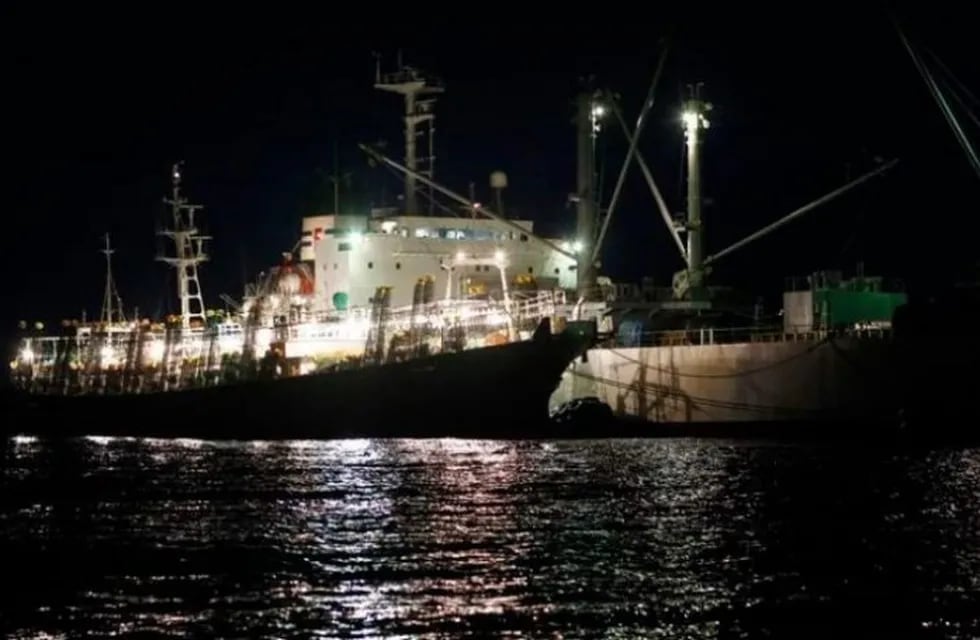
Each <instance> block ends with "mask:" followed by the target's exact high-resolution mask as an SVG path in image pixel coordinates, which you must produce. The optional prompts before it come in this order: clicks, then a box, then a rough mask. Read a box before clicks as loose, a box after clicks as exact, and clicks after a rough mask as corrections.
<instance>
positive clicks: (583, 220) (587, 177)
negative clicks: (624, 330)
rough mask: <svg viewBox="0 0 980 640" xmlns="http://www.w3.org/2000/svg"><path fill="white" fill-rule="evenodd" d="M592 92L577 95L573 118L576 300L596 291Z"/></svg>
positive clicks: (587, 91)
mask: <svg viewBox="0 0 980 640" xmlns="http://www.w3.org/2000/svg"><path fill="white" fill-rule="evenodd" d="M592 109H593V92H592V91H590V90H588V89H586V90H584V91H582V92H581V93H579V95H578V100H577V109H576V115H575V125H576V127H575V132H576V159H577V171H576V178H577V179H576V186H577V189H576V191H577V192H576V196H577V198H578V203H577V204H578V210H577V214H576V233H575V236H576V241H577V242H578V243H579V244H580V247H581V248H580V250H579V251H578V255H577V256H576V262H577V264H576V270H577V271H576V273H577V275H578V277H577V281H578V287H577V288H578V297H579V298H583V297H586V298H587V297H589V296H591V295H592V294H593V292H594V290H595V281H596V269H595V263H594V262H593V261H592V259H591V258H592V248H593V246H595V237H596V235H595V226H596V219H595V149H594V142H595V131H594V125H593V122H592V118H593V114H592Z"/></svg>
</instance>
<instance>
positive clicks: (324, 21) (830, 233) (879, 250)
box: [2, 4, 980, 328]
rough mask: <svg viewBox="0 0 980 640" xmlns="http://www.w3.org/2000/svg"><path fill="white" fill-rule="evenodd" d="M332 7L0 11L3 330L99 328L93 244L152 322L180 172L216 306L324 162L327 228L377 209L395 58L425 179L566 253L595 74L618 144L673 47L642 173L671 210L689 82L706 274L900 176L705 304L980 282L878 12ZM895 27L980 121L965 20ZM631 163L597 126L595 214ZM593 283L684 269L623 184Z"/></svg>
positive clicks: (294, 215) (771, 249) (911, 14)
mask: <svg viewBox="0 0 980 640" xmlns="http://www.w3.org/2000/svg"><path fill="white" fill-rule="evenodd" d="M330 6H331V7H335V8H331V9H330V10H329V12H328V11H327V9H326V7H327V5H323V7H324V8H322V9H319V10H317V11H316V12H315V13H304V12H302V11H299V10H296V9H294V10H290V11H283V12H281V13H278V14H268V15H267V14H265V13H253V12H248V11H245V10H242V9H240V8H239V7H237V6H236V7H235V8H228V9H226V10H223V11H220V12H219V11H218V10H213V11H212V12H209V13H207V14H205V13H202V11H203V10H201V9H198V8H195V9H194V10H193V11H191V10H187V9H180V8H174V9H171V11H172V12H171V13H164V12H163V10H164V9H166V8H168V5H158V8H157V9H154V11H156V12H157V13H154V12H151V11H150V10H149V9H146V8H144V7H142V6H141V7H140V9H139V10H138V12H137V11H135V10H133V11H129V12H126V11H123V10H119V9H116V8H113V9H112V10H111V11H109V10H106V11H104V12H100V11H98V10H93V9H89V8H88V6H86V8H85V9H84V10H80V9H79V10H71V11H66V10H63V9H58V10H57V12H55V14H56V15H51V14H42V13H38V12H35V13H33V14H30V15H29V14H27V13H23V12H21V13H9V12H10V10H9V9H8V10H7V11H8V15H7V16H6V18H5V20H4V22H5V29H4V31H5V33H4V37H3V41H4V44H3V47H4V49H5V51H4V55H3V58H4V65H5V67H6V68H5V70H4V84H5V90H4V96H5V99H4V103H5V109H4V111H5V112H6V115H5V117H4V124H5V133H4V147H5V151H6V156H7V163H6V166H7V170H6V175H7V177H8V179H7V180H6V181H5V183H6V184H7V196H6V198H5V200H6V202H5V215H4V219H5V221H6V224H7V226H6V229H5V232H4V234H3V247H2V256H3V261H4V264H3V266H4V273H5V276H6V281H7V285H6V286H7V291H6V292H5V293H4V304H3V314H2V315H3V318H2V321H3V323H4V327H5V328H6V327H7V326H11V325H12V324H13V323H15V322H16V321H17V320H19V319H22V318H23V319H28V320H34V319H44V320H46V321H49V322H51V321H57V320H58V319H60V318H62V317H70V316H78V315H79V314H80V312H81V309H82V308H86V309H87V311H88V314H89V316H90V317H92V316H96V315H97V314H98V311H99V306H100V303H101V296H102V287H103V273H104V272H103V266H104V265H103V262H102V257H101V256H100V254H99V253H98V250H99V248H100V235H101V234H102V233H104V232H106V231H109V232H110V233H111V234H112V236H113V239H114V244H115V245H116V247H117V249H118V251H117V253H116V255H115V256H114V259H115V264H116V275H117V279H118V282H119V290H120V293H121V295H122V298H123V300H124V302H125V303H126V305H127V306H128V307H132V306H133V305H139V307H140V309H141V310H143V312H144V313H147V312H148V313H150V314H156V313H158V312H160V311H166V310H167V309H168V305H169V308H174V305H175V300H174V291H173V288H172V284H171V283H172V278H171V279H168V278H167V276H168V275H169V274H168V267H166V266H165V265H163V264H161V263H157V262H154V261H153V257H154V254H155V251H156V245H157V240H156V238H155V235H154V228H155V227H154V225H155V219H156V218H157V217H158V216H160V214H161V213H162V206H163V205H162V203H161V201H160V199H161V198H162V197H163V196H164V195H165V193H166V190H167V189H168V181H169V172H170V165H171V164H172V163H173V162H175V161H177V160H182V161H184V162H185V167H184V175H185V178H186V181H185V186H186V188H187V193H188V195H189V196H190V198H191V199H192V201H194V202H197V203H200V204H203V205H205V210H204V220H205V221H206V226H207V230H208V231H210V232H211V233H212V234H213V235H214V236H215V240H214V242H213V248H212V256H213V259H212V261H211V262H210V263H208V264H207V265H206V266H205V267H204V268H203V271H202V284H203V287H204V290H205V297H206V299H207V301H208V302H209V303H211V304H215V305H216V304H218V294H219V293H228V294H231V295H233V296H236V297H237V296H239V295H240V294H241V292H242V285H243V277H244V276H247V277H248V278H249V279H251V278H252V277H253V276H254V275H255V274H256V272H257V271H259V270H261V269H263V268H266V267H267V266H269V265H271V264H274V263H275V262H276V261H277V260H278V258H279V255H280V253H281V252H282V251H287V250H289V249H290V248H292V247H293V245H294V244H295V242H296V241H297V240H298V237H299V231H300V218H301V217H302V216H303V215H307V214H311V213H314V212H317V211H326V210H328V209H329V208H330V203H331V202H332V192H331V187H330V185H329V183H328V182H327V180H326V179H325V177H324V174H325V173H329V172H330V171H331V170H332V169H333V159H334V148H335V146H336V148H337V150H338V155H339V159H340V164H341V169H342V170H343V171H349V172H351V173H352V176H353V178H352V184H351V187H350V189H349V190H346V191H345V192H344V194H343V196H342V202H343V204H342V209H343V210H344V211H345V212H353V213H363V212H365V211H366V209H367V207H369V206H370V205H371V204H372V203H373V204H381V201H382V198H384V197H386V198H388V199H389V201H390V200H391V199H392V198H393V197H394V196H395V195H396V194H397V193H398V192H399V189H400V187H399V185H398V183H397V182H396V179H395V178H394V176H392V174H391V173H389V172H388V171H386V170H384V169H381V168H372V167H370V166H369V165H368V163H367V161H366V157H365V156H364V155H363V154H362V153H361V152H360V151H359V150H358V149H357V147H356V144H357V143H358V142H373V141H377V140H380V139H384V140H387V141H388V144H389V149H392V155H395V156H396V157H398V158H399V159H400V156H401V153H402V137H401V121H400V116H401V108H402V105H401V102H400V98H399V97H397V96H394V95H390V94H385V93H381V92H378V91H376V90H374V89H373V88H372V84H373V79H374V78H373V74H374V59H373V57H372V52H373V51H379V52H381V53H382V54H384V56H385V58H384V60H385V62H386V63H387V65H386V68H388V69H390V68H391V66H390V65H393V64H394V58H395V53H396V51H397V50H398V49H399V48H402V50H403V55H404V58H405V60H406V62H408V63H411V64H413V65H415V66H418V67H421V68H423V69H426V70H428V71H431V72H433V73H436V74H438V75H440V76H441V77H442V78H443V79H444V81H445V83H446V86H447V92H446V93H445V95H443V96H442V97H441V98H440V100H439V103H438V106H437V114H438V115H437V121H436V123H437V129H438V132H437V154H438V156H439V160H438V165H437V177H438V179H439V180H440V181H441V182H443V183H445V184H446V185H447V186H450V187H451V188H453V189H455V190H457V191H459V192H463V193H465V192H466V190H467V185H468V184H469V182H470V181H473V182H475V183H476V186H477V190H478V197H480V198H489V189H488V175H489V173H490V172H491V171H492V170H495V169H501V170H504V171H506V172H507V174H508V176H509V180H510V188H509V189H508V190H507V191H506V193H505V196H504V198H505V203H506V205H507V208H508V213H511V214H521V215H523V216H527V217H531V218H532V219H534V220H535V221H536V223H537V225H538V228H539V229H540V230H542V231H544V232H546V233H549V234H570V233H571V232H572V229H573V224H574V211H573V210H572V209H571V208H569V207H568V206H567V205H566V201H567V196H568V194H569V193H570V192H572V191H573V190H574V179H575V157H574V148H575V137H574V128H573V126H572V124H571V118H572V114H573V109H572V101H573V99H574V96H575V92H576V90H577V86H578V85H577V82H578V78H579V77H581V76H583V75H586V74H594V75H595V76H596V78H597V82H598V84H600V85H603V86H608V87H610V88H611V89H613V90H615V91H617V92H619V93H620V94H621V95H622V101H623V107H624V110H625V115H626V117H627V120H628V121H629V122H630V123H631V124H632V123H633V122H635V119H636V115H637V112H638V109H639V106H640V101H641V100H642V97H643V95H644V94H645V92H646V89H647V85H648V83H649V81H650V77H651V75H652V72H653V69H654V67H655V64H656V59H657V56H658V55H659V52H660V48H659V42H660V40H661V38H662V37H663V36H665V35H666V34H667V33H668V32H670V33H672V38H671V42H672V46H671V49H670V52H669V54H668V55H669V57H668V60H667V64H666V69H665V73H664V76H663V78H662V81H661V83H660V85H659V90H658V93H657V103H656V106H655V107H654V111H653V113H652V115H651V120H650V122H649V125H648V127H647V130H646V132H645V133H644V139H643V143H642V147H641V148H642V152H643V153H644V155H645V156H646V158H647V160H648V161H649V162H650V164H651V165H652V167H653V171H654V175H655V177H656V178H657V180H658V182H659V184H660V186H661V188H662V190H663V192H664V195H665V196H666V198H667V200H668V202H669V204H670V205H671V207H672V208H673V209H674V210H675V211H678V212H679V211H682V210H683V184H682V182H681V181H680V174H679V170H680V162H681V149H682V144H683V136H682V132H681V128H680V123H679V120H678V116H679V105H680V100H681V99H682V97H683V95H684V86H685V85H686V84H687V83H693V82H704V83H705V84H704V89H703V91H704V94H703V95H704V97H705V98H706V99H708V100H709V101H710V102H712V103H713V104H714V107H715V108H714V110H713V112H712V117H711V120H712V126H711V128H710V129H709V130H708V132H707V133H708V137H707V142H706V146H705V154H706V156H705V170H704V171H705V174H704V189H705V196H706V197H707V198H709V199H710V205H709V206H708V208H707V209H706V212H705V216H706V223H707V225H708V244H709V253H711V252H712V250H717V249H720V248H722V246H724V245H727V244H728V243H730V242H732V241H734V240H737V239H738V238H740V237H741V236H743V235H745V234H747V233H748V232H751V231H753V230H755V229H756V228H757V227H759V226H760V225H762V224H765V223H766V222H769V221H772V220H775V219H776V218H778V217H780V216H781V215H784V214H785V213H788V212H789V211H790V210H791V209H793V208H795V207H797V206H800V205H802V204H805V203H806V202H808V201H810V200H812V199H814V198H817V197H819V196H821V195H823V194H824V193H825V192H827V191H830V190H831V189H833V188H836V187H837V186H840V185H841V184H842V183H843V182H844V180H845V178H846V176H847V175H848V172H849V171H850V172H851V175H852V176H856V175H857V173H858V172H860V171H861V170H863V169H865V168H868V167H870V166H871V165H872V163H873V161H874V158H875V157H880V158H884V159H887V158H891V157H899V158H901V164H900V165H899V167H898V168H896V169H895V170H894V171H892V172H890V173H889V174H887V175H886V176H884V177H882V178H880V179H877V180H875V181H873V183H871V184H869V185H866V186H864V187H861V188H859V190H858V191H856V192H852V193H851V194H849V195H847V196H845V197H844V198H843V199H841V200H838V201H836V202H835V203H834V204H831V205H828V206H826V207H824V208H821V209H819V210H818V211H815V212H813V213H812V214H811V215H809V216H808V217H807V218H805V219H803V220H802V221H800V222H797V223H795V224H794V225H792V226H790V227H787V228H784V229H783V230H781V231H778V232H777V233H776V234H775V235H773V236H770V237H769V238H767V239H766V240H763V241H760V242H758V243H757V244H754V245H752V246H750V247H748V248H746V249H744V250H742V251H739V252H737V253H735V254H732V256H731V257H729V258H727V259H725V260H724V261H723V262H719V264H718V270H719V272H718V273H716V275H715V280H714V281H715V282H716V283H726V284H732V285H737V286H741V287H745V288H749V289H752V290H758V291H760V292H766V293H773V292H775V293H778V292H779V290H780V287H781V285H782V282H783V278H784V276H788V275H796V274H802V273H807V272H809V271H812V270H815V269H821V268H837V269H844V270H848V271H849V270H852V269H853V268H854V265H855V264H856V262H858V261H859V260H864V262H865V265H866V267H865V268H866V271H868V272H874V273H879V274H883V275H889V276H897V277H901V278H904V279H905V280H906V281H908V282H909V283H910V284H911V285H912V286H914V287H921V288H925V287H927V286H928V285H929V284H930V283H932V282H937V280H936V279H937V278H938V279H943V278H946V279H949V278H950V277H952V273H953V272H954V271H956V270H958V269H962V268H964V267H966V266H969V265H971V264H975V263H976V260H977V249H976V246H977V241H976V238H975V237H974V235H973V234H972V233H969V232H967V231H966V230H967V229H969V228H970V227H971V224H970V218H972V217H973V216H975V215H976V212H977V211H978V207H977V203H978V201H980V200H978V196H980V180H978V178H977V176H976V175H975V174H973V173H972V171H971V169H970V167H969V165H968V163H967V160H966V158H965V156H964V155H963V153H962V151H961V150H960V148H959V146H958V145H957V143H956V141H955V139H954V137H953V135H952V133H951V131H950V129H949V127H948V126H947V124H946V123H945V121H944V120H943V117H942V115H941V113H940V111H939V110H938V108H937V107H936V105H935V103H934V102H933V101H932V98H931V97H930V95H929V94H928V92H927V90H926V88H925V85H924V84H923V82H922V80H921V79H920V77H919V76H918V74H917V73H916V71H915V68H914V67H913V65H912V62H911V60H910V58H909V57H908V55H907V54H906V53H905V52H904V50H903V49H902V47H901V44H900V41H899V40H898V38H897V36H896V33H895V31H894V29H893V27H892V26H891V23H890V22H889V19H888V16H887V14H886V13H884V11H875V10H870V9H862V10H859V11H858V10H854V9H847V10H834V9H832V8H830V5H829V4H828V5H824V4H818V5H813V6H815V7H821V9H820V10H817V9H807V8H804V7H805V6H806V5H793V6H791V7H787V8H785V9H778V10H772V11H769V10H761V9H760V10H759V11H757V12H755V13H754V14H751V15H749V14H745V13H736V12H734V11H731V12H728V13H724V12H718V11H717V10H714V9H711V10H710V11H709V10H708V9H704V10H703V11H704V12H703V13H696V12H695V11H694V10H691V11H682V12H677V13H676V14H673V15H671V14H665V13H664V12H663V11H662V10H661V9H659V8H656V9H655V7H654V6H652V5H650V6H646V8H645V9H643V12H642V13H637V12H639V11H640V9H639V7H640V5H637V7H638V8H636V9H630V10H628V11H627V12H626V13H623V14H621V15H618V14H617V13H616V12H615V11H613V10H611V9H607V8H605V7H601V6H600V7H594V8H592V9H591V10H588V9H587V8H583V10H582V13H581V14H579V15H576V14H575V12H574V10H573V9H571V8H568V7H565V8H563V9H562V10H561V11H560V12H558V13H554V15H551V16H549V15H548V13H549V11H552V10H546V9H545V8H544V6H542V7H541V8H534V7H526V8H525V9H523V10H521V11H520V12H518V13H515V14H512V15H508V14H510V12H511V11H512V10H511V9H506V8H505V7H506V5H502V6H501V7H498V8H497V9H496V11H498V12H499V15H497V16H496V17H495V16H494V15H492V13H493V11H492V10H494V7H493V6H492V5H480V6H471V7H470V10H469V11H468V13H460V15H458V16H456V17H454V18H451V17H449V16H447V14H446V13H445V11H444V10H442V9H433V11H435V12H436V13H437V14H438V16H439V17H438V18H432V19H426V18H425V16H423V15H422V13H423V12H422V10H419V11H417V12H416V14H415V17H414V19H412V20H409V19H408V18H406V17H404V16H399V15H395V14H392V15H390V16H385V11H384V10H383V9H382V5H378V6H377V7H374V8H370V7H369V9H371V12H370V13H362V14H361V15H357V14H356V11H357V10H356V9H355V8H352V9H350V11H349V12H348V11H347V10H346V9H342V8H341V7H339V6H335V5H330ZM50 11H51V12H54V10H53V9H51V10H50ZM362 11H363V10H362ZM900 16H901V17H902V18H903V19H904V21H905V24H906V25H907V27H908V33H909V35H910V36H912V37H914V38H915V39H916V40H917V41H918V42H919V43H921V44H922V45H924V46H927V47H929V48H930V49H932V50H933V51H934V52H935V53H936V54H937V55H938V56H939V57H940V58H941V59H942V60H943V61H944V62H945V63H946V65H947V66H948V67H950V68H951V69H952V70H953V71H954V72H955V73H956V75H957V77H958V78H959V79H960V80H961V81H962V82H963V83H964V84H966V85H967V86H969V87H970V88H971V90H972V91H973V92H974V93H976V94H980V82H978V80H980V73H978V69H977V67H976V60H978V59H980V56H978V55H977V54H978V52H977V45H976V44H975V42H976V39H975V37H974V36H973V34H972V33H971V30H972V28H973V26H972V25H971V24H970V21H969V20H967V19H964V17H963V15H962V13H961V12H953V11H950V12H949V13H947V14H944V15H933V14H929V13H927V11H926V10H925V9H923V8H922V7H919V8H916V9H914V10H902V11H900ZM386 18H387V19H388V20H389V21H388V22H387V23H386V22H385V19H386ZM547 18H550V19H547ZM964 123H968V120H967V119H965V118H964ZM970 133H971V134H974V139H975V140H976V138H977V136H976V135H975V133H976V131H975V129H973V130H970ZM625 149H626V146H625V142H624V140H623V137H622V136H621V135H620V133H619V132H618V130H616V129H614V128H612V127H608V128H607V130H606V132H605V133H604V134H603V138H602V150H603V154H602V158H601V163H602V166H603V167H604V175H605V179H604V185H605V193H606V199H608V194H609V192H610V190H611V188H612V185H613V183H614V181H615V176H616V173H617V172H618V171H619V167H620V164H621V163H622V160H623V155H624V153H625ZM603 259H604V265H605V267H606V269H605V270H606V272H607V273H608V274H609V275H611V276H613V277H614V279H636V278H638V277H640V276H641V275H644V274H650V275H653V276H654V277H655V279H656V280H657V281H659V282H660V283H662V284H668V283H669V281H670V275H671V273H672V272H673V271H674V270H676V269H677V268H679V266H680V263H679V259H678V257H677V255H676V253H675V251H674V249H673V248H672V245H671V243H670V240H669V238H668V235H667V233H666V231H665V229H664V228H663V226H662V223H661V221H660V218H659V216H658V214H657V212H656V209H655V205H654V202H653V200H652V198H650V196H649V193H648V191H647V190H646V186H645V184H644V183H643V181H642V178H641V176H640V173H639V171H638V169H636V167H635V166H634V168H633V169H632V170H631V172H630V177H629V180H628V188H627V193H626V198H625V199H624V200H623V201H622V202H621V205H620V207H619V210H618V212H617V214H616V218H615V219H614V221H613V224H612V227H611V231H610V237H609V240H608V242H607V245H606V247H605V251H604V256H603Z"/></svg>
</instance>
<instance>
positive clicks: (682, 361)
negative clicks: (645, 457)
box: [552, 337, 900, 435]
mask: <svg viewBox="0 0 980 640" xmlns="http://www.w3.org/2000/svg"><path fill="white" fill-rule="evenodd" d="M895 357H896V354H895V350H894V348H893V346H892V344H891V342H890V341H888V340H886V339H879V338H861V337H835V338H828V339H824V340H818V339H813V340H799V341H778V342H746V343H735V344H712V345H688V346H651V347H633V348H594V349H590V350H588V351H587V352H586V357H585V358H584V360H583V361H577V362H574V363H573V364H571V365H570V366H569V368H568V370H567V371H566V372H565V374H564V375H563V379H562V383H561V385H560V386H559V389H558V391H557V392H556V393H555V395H554V396H553V398H552V404H553V405H557V404H560V403H562V402H566V401H569V400H572V399H575V398H583V397H589V396H592V397H597V398H598V399H600V400H601V401H603V402H605V403H606V404H608V405H609V406H610V407H611V408H612V410H613V414H614V415H616V416H618V417H620V418H625V419H628V420H630V421H631V422H632V423H633V425H634V426H633V427H632V430H633V431H639V430H642V429H644V428H645V429H646V430H647V431H648V432H650V433H651V435H654V434H658V433H660V434H670V435H681V434H692V435H701V434H708V433H711V434H722V435H724V434H731V435H736V434H739V435H741V434H748V433H763V432H764V433H766V434H767V435H768V434H772V433H778V432H779V431H780V430H784V429H789V428H790V427H796V428H797V429H796V430H797V431H800V430H801V429H803V428H806V427H815V426H816V425H830V424H833V425H835V426H837V427H839V428H841V429H842V430H847V429H850V428H851V426H852V425H865V426H867V425H869V424H882V425H890V426H894V425H896V424H897V422H898V419H899V408H900V405H899V404H898V393H897V392H896V389H897V387H896V383H897V380H896V376H895V372H896V369H895ZM640 425H645V426H640Z"/></svg>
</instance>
